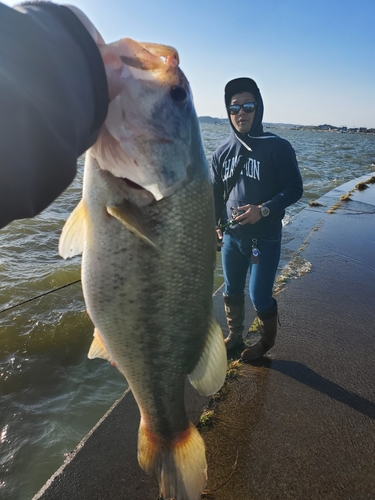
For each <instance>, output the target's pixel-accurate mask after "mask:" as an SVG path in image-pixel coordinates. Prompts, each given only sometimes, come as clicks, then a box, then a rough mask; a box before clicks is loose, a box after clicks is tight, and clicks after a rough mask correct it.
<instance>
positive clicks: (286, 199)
mask: <svg viewBox="0 0 375 500" xmlns="http://www.w3.org/2000/svg"><path fill="white" fill-rule="evenodd" d="M271 157H272V162H273V164H274V165H275V170H276V176H277V178H278V180H279V184H280V187H281V190H280V191H279V193H277V194H276V195H275V196H274V197H273V198H272V199H271V200H268V201H267V202H266V203H263V204H264V205H265V206H267V207H268V208H269V209H270V210H271V212H276V211H282V210H284V209H285V208H287V207H289V206H290V205H292V204H293V203H296V202H297V201H298V200H299V199H300V198H301V196H302V194H303V184H302V177H301V173H300V170H299V168H298V162H297V158H296V153H295V151H294V149H293V148H292V146H291V144H290V143H289V142H288V141H286V140H284V139H283V140H280V141H279V142H278V147H277V148H275V149H274V150H273V152H272V155H271Z"/></svg>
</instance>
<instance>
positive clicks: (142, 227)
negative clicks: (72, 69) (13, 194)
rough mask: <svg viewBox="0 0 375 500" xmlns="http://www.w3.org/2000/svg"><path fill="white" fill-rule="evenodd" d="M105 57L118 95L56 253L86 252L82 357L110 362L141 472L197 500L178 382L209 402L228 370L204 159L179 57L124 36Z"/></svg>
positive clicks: (196, 452)
mask: <svg viewBox="0 0 375 500" xmlns="http://www.w3.org/2000/svg"><path fill="white" fill-rule="evenodd" d="M108 54H109V57H110V61H112V62H113V61H114V64H115V68H114V74H116V75H121V79H120V80H119V88H121V92H120V94H119V95H118V96H117V97H116V98H115V99H114V100H113V101H112V102H111V105H110V108H109V112H108V117H107V120H106V123H105V126H104V127H103V129H102V131H101V133H100V136H99V138H98V141H97V143H96V144H95V145H94V146H93V147H92V148H91V149H90V150H89V151H88V152H87V154H86V162H85V172H84V183H83V196H82V200H81V202H80V203H79V205H78V206H77V208H76V209H75V210H74V212H73V213H72V214H71V216H70V218H69V219H68V221H67V223H66V224H65V226H64V229H63V232H62V235H61V238H60V245H59V250H60V254H61V255H62V256H63V257H64V258H67V257H72V256H74V255H77V254H79V253H82V254H83V257H82V286H83V292H84V297H85V301H86V306H87V310H88V313H89V315H90V317H91V319H92V321H93V323H94V326H95V330H94V341H93V343H92V346H91V348H90V352H89V357H90V358H95V357H101V358H104V359H107V360H109V361H111V362H112V364H114V365H116V366H117V368H118V369H119V370H120V372H121V373H123V375H124V376H125V377H126V379H127V380H128V383H129V386H130V388H131V390H132V392H133V394H134V397H135V399H136V401H137V404H138V407H139V410H140V414H141V421H140V428H139V435H138V460H139V463H140V465H141V467H143V469H144V470H145V471H146V472H148V473H150V474H152V475H153V476H155V477H156V478H157V480H158V482H159V486H160V491H161V493H162V495H163V497H164V498H165V499H167V498H173V499H174V500H198V499H199V498H200V497H201V493H202V491H203V489H204V487H205V485H206V480H207V476H206V468H207V464H206V458H205V449H204V443H203V440H202V437H201V436H200V434H199V433H198V431H197V430H196V428H195V426H194V425H193V424H192V423H191V422H189V419H188V417H187V414H186V410H185V403H184V387H185V379H186V376H188V377H189V380H190V382H191V383H192V385H193V386H194V387H195V388H196V389H197V390H198V391H199V392H200V393H201V394H205V395H209V394H212V393H214V392H216V391H217V390H218V389H219V388H220V387H221V385H222V383H223V381H224V379H225V374H226V367H227V361H226V351H225V346H224V342H223V335H222V332H221V330H220V327H219V326H218V324H217V322H216V320H215V318H214V316H213V311H212V288H213V270H214V263H215V257H216V252H215V231H214V213H213V195H212V188H211V184H210V181H209V174H208V165H207V160H206V157H205V154H204V149H203V144H202V139H201V136H200V129H199V123H198V119H197V116H196V114H195V110H194V106H193V103H192V98H191V93H190V87H189V85H188V83H187V80H186V78H185V76H184V74H183V73H182V71H181V70H180V69H179V67H178V55H177V53H176V52H175V50H174V49H173V48H171V47H164V46H160V45H155V44H144V45H141V44H138V43H137V42H135V41H133V40H129V39H124V40H121V41H120V42H116V43H115V44H111V46H108ZM161 56H163V57H161Z"/></svg>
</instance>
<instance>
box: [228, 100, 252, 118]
mask: <svg viewBox="0 0 375 500" xmlns="http://www.w3.org/2000/svg"><path fill="white" fill-rule="evenodd" d="M256 105H257V103H256V102H245V104H231V105H230V106H228V111H229V113H230V114H231V115H238V113H239V112H240V109H241V108H242V109H243V110H244V112H245V113H252V112H253V111H254V110H255V107H256Z"/></svg>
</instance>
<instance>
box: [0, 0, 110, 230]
mask: <svg viewBox="0 0 375 500" xmlns="http://www.w3.org/2000/svg"><path fill="white" fill-rule="evenodd" d="M108 102H109V100H108V87H107V79H106V74H105V68H104V64H103V61H102V58H101V55H100V52H99V50H98V47H97V45H96V44H95V42H94V40H93V39H92V37H91V36H90V34H89V33H88V31H87V30H86V29H85V28H84V26H83V24H82V23H81V22H80V21H79V19H78V18H77V17H76V16H75V15H74V14H73V13H72V12H71V11H70V10H69V9H68V8H66V7H63V6H59V5H55V4H52V3H43V2H39V3H34V4H32V3H30V4H24V5H22V6H20V7H17V8H16V9H11V8H9V7H6V6H5V5H3V4H0V228H1V227H3V226H5V225H6V224H8V223H9V222H11V221H12V220H14V219H20V218H24V217H32V216H34V215H36V214H38V213H39V212H41V211H42V210H43V209H44V208H46V207H47V206H48V205H49V204H50V203H51V202H52V201H53V200H54V199H55V198H56V197H57V196H58V195H59V194H61V192H62V191H63V190H64V189H65V188H66V187H67V186H68V185H69V184H70V183H71V181H72V180H73V178H74V176H75V173H76V161H77V158H78V157H79V156H80V155H81V154H82V153H83V152H84V151H86V150H87V149H88V148H89V147H90V146H92V145H93V143H94V142H95V140H96V138H97V136H98V133H99V130H100V127H101V125H102V124H103V122H104V120H105V117H106V114H107V110H108Z"/></svg>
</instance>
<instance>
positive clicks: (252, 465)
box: [34, 173, 375, 500]
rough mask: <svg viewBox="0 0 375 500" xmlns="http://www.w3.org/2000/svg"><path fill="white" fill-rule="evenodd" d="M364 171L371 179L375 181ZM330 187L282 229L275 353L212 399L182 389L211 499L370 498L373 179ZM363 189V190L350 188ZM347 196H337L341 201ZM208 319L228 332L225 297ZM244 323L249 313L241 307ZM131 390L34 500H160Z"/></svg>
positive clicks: (374, 365)
mask: <svg viewBox="0 0 375 500" xmlns="http://www.w3.org/2000/svg"><path fill="white" fill-rule="evenodd" d="M372 175H375V173H374V174H372ZM370 178H371V175H365V176H363V177H361V178H359V179H356V180H355V181H352V182H349V183H346V184H344V185H343V186H340V187H339V188H337V189H334V190H333V191H331V192H330V193H328V194H327V195H325V196H323V197H322V198H320V199H319V200H317V203H318V205H317V206H314V207H309V208H306V209H305V210H303V211H302V212H301V213H300V214H298V215H297V216H296V217H295V218H294V219H292V221H291V223H290V224H288V225H287V226H286V227H285V228H284V252H286V253H287V254H288V252H289V254H288V255H290V263H289V268H287V269H286V270H285V272H283V275H284V279H283V280H280V281H279V283H278V287H279V293H277V295H276V299H277V301H278V304H279V314H280V323H281V326H280V328H279V333H278V336H277V342H276V345H275V347H274V348H273V349H272V350H271V351H270V353H269V354H268V355H267V356H265V357H264V358H262V360H260V361H258V362H256V363H253V364H243V365H241V366H240V368H239V371H238V374H237V376H236V377H235V378H233V379H230V380H229V381H228V383H227V385H226V387H225V391H223V395H222V398H221V399H219V400H218V401H217V402H215V403H212V401H211V400H209V399H208V398H204V397H200V396H199V395H198V394H197V393H196V392H195V391H194V390H193V389H192V388H191V387H190V386H188V385H187V397H186V401H187V409H188V412H189V415H190V417H191V419H192V420H193V421H195V422H197V421H198V420H199V416H200V414H201V413H202V411H203V410H204V408H205V407H206V406H207V405H208V404H210V406H211V408H212V410H213V411H214V418H213V425H212V427H210V428H208V429H207V430H203V431H202V432H203V437H204V440H205V442H206V449H207V461H208V476H209V480H208V485H207V490H206V491H205V493H204V495H203V496H202V498H207V499H211V500H232V499H233V500H234V499H236V500H253V499H254V500H255V499H256V500H263V499H264V500H266V499H267V500H276V499H282V500H284V499H301V500H302V499H314V500H315V499H337V500H339V499H340V500H342V499H348V500H349V499H353V500H357V499H361V500H362V499H374V498H375V362H374V357H375V183H372V182H370ZM360 182H362V183H365V185H366V186H367V189H364V190H360V189H359V188H360V187H361V184H360V185H359V188H356V187H355V186H356V185H358V183H360ZM348 194H349V195H350V196H349V197H347V198H349V200H348V201H341V200H340V198H341V197H342V196H344V195H348ZM214 305H215V312H216V315H217V317H218V320H219V323H220V324H221V326H222V327H223V330H224V331H226V328H225V318H224V314H223V306H222V297H221V292H220V290H219V292H218V293H217V294H216V295H215V296H214ZM246 313H247V322H248V324H249V325H250V324H251V322H252V320H253V318H254V312H253V309H252V306H251V304H250V303H249V302H247V311H246ZM138 424H139V412H138V408H137V405H136V403H135V401H134V399H133V397H132V395H131V392H127V393H126V394H125V395H124V397H123V398H122V399H121V400H120V401H119V402H118V403H117V404H116V405H115V406H114V407H113V408H112V409H111V410H110V411H109V412H108V413H107V415H106V416H105V417H104V418H103V419H102V420H101V421H100V422H99V423H98V424H97V426H96V427H95V428H94V429H93V430H92V431H91V433H90V434H89V435H88V436H87V437H86V438H85V439H84V440H83V442H82V443H81V444H80V445H79V446H78V447H77V449H76V450H75V451H74V453H73V454H72V455H71V456H70V457H69V459H68V460H67V462H66V463H65V464H64V466H63V467H62V468H61V469H60V470H59V471H57V473H56V474H55V475H54V476H53V477H52V478H51V479H50V480H49V481H48V483H47V484H46V485H45V486H44V487H43V489H42V490H41V491H40V492H39V493H38V494H37V495H36V496H35V497H34V500H37V499H38V500H68V499H69V500H75V499H77V500H78V499H79V500H86V499H87V500H99V499H100V500H104V499H111V500H120V499H129V500H130V499H131V500H137V499H142V500H156V498H157V496H158V487H157V484H156V483H155V482H154V481H153V480H152V479H150V478H149V477H148V476H147V475H146V474H145V473H144V472H143V471H142V470H141V469H140V467H139V465H138V463H137V457H136V453H137V431H138Z"/></svg>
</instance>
